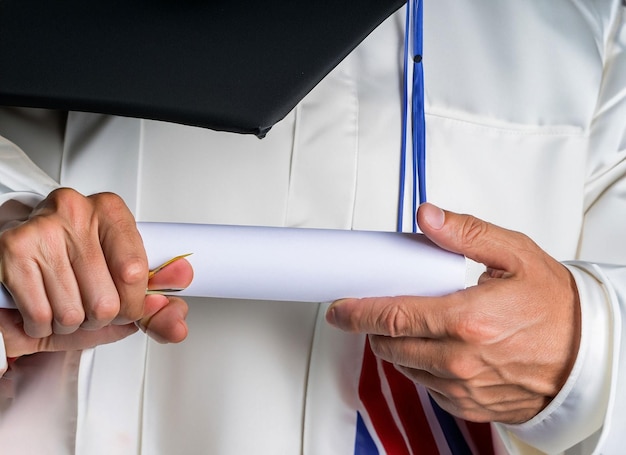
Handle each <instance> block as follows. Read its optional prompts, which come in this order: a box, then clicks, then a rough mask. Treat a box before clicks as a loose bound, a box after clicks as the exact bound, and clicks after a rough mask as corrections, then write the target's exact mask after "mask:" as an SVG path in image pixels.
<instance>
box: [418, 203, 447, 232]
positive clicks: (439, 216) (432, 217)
mask: <svg viewBox="0 0 626 455" xmlns="http://www.w3.org/2000/svg"><path fill="white" fill-rule="evenodd" d="M420 210H421V211H422V215H423V216H424V220H425V221H426V222H427V223H428V225H429V226H430V227H431V228H433V229H441V228H442V227H443V223H444V220H445V214H444V213H443V210H441V209H440V208H439V207H437V206H436V205H432V204H424V205H423V206H421V207H420Z"/></svg>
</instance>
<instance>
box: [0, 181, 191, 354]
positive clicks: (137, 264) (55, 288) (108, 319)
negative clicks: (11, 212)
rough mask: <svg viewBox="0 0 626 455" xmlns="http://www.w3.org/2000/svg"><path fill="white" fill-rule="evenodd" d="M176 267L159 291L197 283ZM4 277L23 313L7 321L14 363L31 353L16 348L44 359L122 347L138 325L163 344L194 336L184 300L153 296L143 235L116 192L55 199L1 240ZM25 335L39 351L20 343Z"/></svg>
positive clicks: (162, 275) (3, 320)
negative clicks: (51, 353) (48, 354)
mask: <svg viewBox="0 0 626 455" xmlns="http://www.w3.org/2000/svg"><path fill="white" fill-rule="evenodd" d="M174 264H176V266H174ZM174 264H172V266H170V267H167V268H165V269H163V270H162V271H161V272H159V273H158V274H157V275H156V276H155V277H154V278H153V280H158V281H159V285H158V286H156V287H159V288H160V287H164V286H163V285H164V284H166V285H167V287H177V288H182V287H185V286H187V285H188V284H189V282H190V281H191V278H192V275H193V272H192V270H191V266H190V265H189V263H188V262H186V261H184V260H181V261H177V263H174ZM168 270H169V271H168ZM0 276H1V277H2V283H3V284H4V285H5V286H6V288H7V289H8V290H9V292H11V294H12V296H13V298H14V300H15V303H16V305H17V307H18V309H19V314H16V313H17V312H15V311H13V310H5V311H2V314H0V331H2V333H3V336H4V338H5V344H6V346H7V351H8V352H7V355H9V356H15V355H22V354H24V353H30V352H11V351H12V350H13V348H12V344H13V345H15V346H16V349H15V350H16V351H29V350H33V349H35V350H34V351H33V352H37V351H40V350H68V349H83V348H85V347H88V346H91V345H96V344H101V343H107V342H111V341H115V340H117V339H120V338H123V337H125V336H127V335H129V334H130V333H132V332H133V331H135V330H136V326H135V324H134V323H135V322H138V325H139V326H140V327H142V328H143V329H144V330H146V331H147V332H148V333H149V334H150V335H152V336H153V337H154V338H155V339H157V340H159V341H161V342H178V341H181V340H182V339H184V338H185V336H186V333H187V332H186V330H187V328H186V325H185V323H184V319H185V316H186V312H187V307H186V304H185V303H184V302H183V301H182V300H180V299H174V298H172V299H168V298H166V297H164V296H159V295H150V296H146V289H147V288H148V286H149V284H148V262H147V258H146V253H145V251H144V247H143V242H142V240H141V236H140V234H139V232H138V231H137V227H136V223H135V220H134V218H133V216H132V214H131V213H130V211H129V209H128V208H127V207H126V205H125V204H124V202H123V201H122V199H121V198H119V197H118V196H116V195H114V194H111V193H100V194H96V195H93V196H89V197H85V196H83V195H81V194H79V193H78V192H76V191H74V190H71V189H67V188H63V189H59V190H56V191H53V192H52V193H50V195H49V196H48V197H47V198H46V199H45V200H43V201H42V202H41V203H40V204H39V205H38V206H37V207H35V209H34V210H33V211H32V213H31V215H30V217H29V218H28V220H26V221H24V222H23V223H21V224H19V225H17V226H13V227H11V228H10V229H7V230H6V231H4V232H3V233H2V234H1V235H0ZM18 328H19V330H17V329H18ZM20 333H21V334H23V336H24V337H27V338H31V339H38V340H39V341H38V344H36V345H35V346H33V344H32V343H31V342H29V341H27V342H24V340H20V339H21V336H20ZM17 346H21V347H20V348H17Z"/></svg>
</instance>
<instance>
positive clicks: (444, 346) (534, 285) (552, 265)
mask: <svg viewBox="0 0 626 455" xmlns="http://www.w3.org/2000/svg"><path fill="white" fill-rule="evenodd" d="M418 223H419V225H420V228H421V229H422V232H423V233H424V234H425V235H426V236H427V237H429V238H430V239H431V240H432V241H433V242H435V243H436V244H437V245H439V246H440V247H442V248H444V249H446V250H449V251H453V252H456V253H460V254H463V255H465V256H466V257H468V258H470V259H473V260H475V261H477V262H480V263H482V264H485V265H486V266H487V270H486V272H485V273H483V274H482V276H481V277H480V279H479V281H478V284H477V285H476V286H473V287H470V288H467V289H465V290H462V291H459V292H455V293H453V294H450V295H446V296H443V297H413V296H403V297H383V298H366V299H344V300H339V301H337V302H335V303H333V305H331V307H330V308H329V310H328V312H327V315H326V318H327V320H328V322H329V323H331V324H333V325H335V326H337V327H339V328H340V329H343V330H345V331H350V332H357V333H367V334H369V338H370V342H371V346H372V350H373V351H374V353H375V354H376V355H378V356H379V357H380V358H382V359H384V360H386V361H389V362H391V363H393V364H394V365H395V366H396V367H397V368H398V369H399V370H400V371H402V372H403V373H404V374H405V375H406V376H408V377H409V378H410V379H411V380H413V381H414V382H417V383H420V384H423V385H424V386H425V387H427V388H428V389H429V391H430V393H431V395H432V397H433V398H434V399H435V400H436V401H437V403H438V404H439V405H440V406H441V407H442V408H444V409H445V410H447V411H449V412H450V413H452V414H454V415H456V416H458V417H461V418H464V419H467V420H471V421H480V422H486V421H495V422H504V423H521V422H524V421H527V420H529V419H530V418H532V417H534V416H535V415H536V414H537V413H538V412H539V411H541V410H542V409H543V408H544V407H545V406H546V405H547V404H548V403H549V402H550V401H551V400H552V399H553V398H554V397H555V395H556V394H557V393H558V391H559V390H560V388H561V387H562V386H563V384H564V382H565V381H566V379H567V377H568V375H569V373H570V370H571V368H572V366H573V364H574V361H575V359H576V355H577V353H578V345H579V339H580V305H579V301H578V292H577V290H576V286H575V283H574V279H573V277H572V276H571V274H570V273H569V271H568V270H567V269H566V268H565V267H564V266H563V265H562V264H560V263H559V262H557V261H556V260H554V259H553V258H551V257H550V256H549V255H548V254H547V253H545V252H544V251H543V250H542V249H540V248H539V247H538V246H537V245H536V244H535V243H534V242H533V241H532V240H530V239H529V238H528V237H526V236H525V235H523V234H520V233H518V232H514V231H509V230H506V229H503V228H500V227H497V226H494V225H492V224H489V223H486V222H484V221H482V220H479V219H477V218H475V217H472V216H468V215H459V214H455V213H452V212H444V211H442V210H440V209H439V208H437V207H435V206H433V205H431V204H424V205H422V206H421V207H420V210H419V211H418Z"/></svg>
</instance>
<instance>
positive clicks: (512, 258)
mask: <svg viewBox="0 0 626 455" xmlns="http://www.w3.org/2000/svg"><path fill="white" fill-rule="evenodd" d="M417 223H418V225H419V227H420V229H421V230H422V232H423V233H424V234H425V235H426V237H428V238H429V239H430V240H432V241H433V242H434V243H435V244H436V245H438V246H439V247H441V248H443V249H445V250H448V251H452V252H454V253H459V254H462V255H464V256H466V257H468V258H469V259H472V260H474V261H476V262H480V263H482V264H484V265H486V266H488V267H491V268H495V269H499V270H506V271H509V272H513V271H515V270H516V269H517V266H518V265H519V263H520V261H519V253H520V251H519V250H520V247H521V246H520V245H524V246H526V245H527V244H526V241H529V240H530V239H528V238H527V237H526V236H524V235H523V234H520V233H518V232H514V231H510V230H507V229H504V228H501V227H498V226H495V225H493V224H491V223H487V222H485V221H483V220H481V219H479V218H476V217H474V216H471V215H461V214H458V213H454V212H448V211H446V210H442V209H440V208H439V207H437V206H435V205H433V204H429V203H424V204H422V205H421V206H420V207H419V210H418V212H417ZM518 238H519V240H520V241H521V239H522V238H525V239H526V241H525V242H523V244H520V243H519V242H518V241H517V239H518Z"/></svg>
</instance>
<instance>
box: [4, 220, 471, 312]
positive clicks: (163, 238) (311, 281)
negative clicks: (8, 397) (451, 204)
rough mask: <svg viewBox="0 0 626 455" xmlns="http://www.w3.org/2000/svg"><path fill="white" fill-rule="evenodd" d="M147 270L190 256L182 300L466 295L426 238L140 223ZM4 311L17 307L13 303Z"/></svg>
mask: <svg viewBox="0 0 626 455" xmlns="http://www.w3.org/2000/svg"><path fill="white" fill-rule="evenodd" d="M138 228H139V231H140V233H141V235H142V237H143V241H144V246H145V248H146V251H147V254H148V259H149V263H150V268H154V267H157V266H158V265H160V264H162V263H163V262H165V261H167V260H168V259H170V258H172V257H174V256H178V255H180V254H185V253H193V254H192V255H191V256H189V257H188V258H187V260H188V261H189V262H190V263H191V264H192V265H193V268H194V280H193V282H192V283H191V285H190V286H189V287H188V288H187V289H185V290H183V291H181V292H178V293H176V294H177V295H180V296H193V297H221V298H237V299H253V300H283V301H301V302H328V301H333V300H336V299H338V298H342V297H376V296H395V295H425V296H433V295H442V294H446V293H449V292H453V291H456V290H459V289H462V288H463V287H464V279H465V259H464V258H463V257H462V256H459V255H456V254H453V253H450V252H447V251H444V250H441V249H440V248H438V247H436V246H434V245H433V244H432V243H430V242H429V241H428V240H427V239H426V238H425V237H424V236H423V235H421V234H401V233H393V232H367V231H341V230H326V229H304V228H275V227H249V226H220V225H201V224H173V223H139V224H138ZM0 307H4V308H7V307H13V302H12V300H11V298H10V295H9V294H8V293H7V292H4V295H3V296H0Z"/></svg>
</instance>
